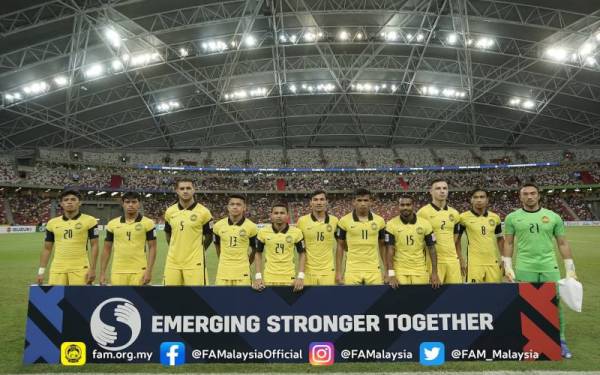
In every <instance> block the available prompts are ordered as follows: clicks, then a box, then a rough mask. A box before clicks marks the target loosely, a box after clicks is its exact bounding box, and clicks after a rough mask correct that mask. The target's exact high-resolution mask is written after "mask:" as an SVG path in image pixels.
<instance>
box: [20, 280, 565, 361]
mask: <svg viewBox="0 0 600 375" xmlns="http://www.w3.org/2000/svg"><path fill="white" fill-rule="evenodd" d="M558 327H559V326H558V310H557V298H556V287H555V285H554V284H552V283H545V284H529V283H523V284H477V285H476V284H472V285H448V286H443V287H441V288H439V289H432V288H431V287H430V286H427V285H424V286H403V287H400V288H398V289H395V290H394V289H391V288H389V287H387V286H335V287H307V288H305V290H304V291H303V292H301V293H294V292H292V290H291V288H287V287H271V288H267V289H265V290H264V291H262V292H256V291H254V290H252V289H251V288H248V287H89V286H85V287H61V286H55V287H50V286H42V287H40V286H32V287H31V288H30V291H29V309H28V317H27V328H26V338H25V350H24V357H23V359H24V362H25V363H28V364H31V363H63V364H82V363H81V362H83V363H86V362H87V363H148V362H150V363H163V364H167V365H169V364H181V363H203V362H296V363H302V362H309V361H310V362H311V363H313V364H321V365H325V364H331V363H334V362H361V361H423V358H425V360H432V361H434V360H437V361H439V360H443V361H454V360H558V359H560V341H559V328H558ZM178 361H179V362H178ZM181 361H183V362H181Z"/></svg>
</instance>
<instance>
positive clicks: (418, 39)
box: [417, 33, 425, 42]
mask: <svg viewBox="0 0 600 375" xmlns="http://www.w3.org/2000/svg"><path fill="white" fill-rule="evenodd" d="M423 40H425V35H423V34H422V33H418V34H417V42H422V41H423Z"/></svg>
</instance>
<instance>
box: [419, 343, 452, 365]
mask: <svg viewBox="0 0 600 375" xmlns="http://www.w3.org/2000/svg"><path fill="white" fill-rule="evenodd" d="M445 349H446V348H445V347H444V344H443V343H441V342H422V343H421V346H420V347H419V362H420V363H421V364H422V365H423V366H439V365H441V364H443V363H444V362H445V361H446V350H445Z"/></svg>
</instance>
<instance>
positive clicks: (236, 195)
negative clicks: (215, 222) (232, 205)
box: [227, 194, 246, 203]
mask: <svg viewBox="0 0 600 375" xmlns="http://www.w3.org/2000/svg"><path fill="white" fill-rule="evenodd" d="M232 198H235V199H241V200H242V201H243V202H244V203H246V197H244V196H243V195H242V194H229V196H228V197H227V202H229V201H230V200H231V199H232Z"/></svg>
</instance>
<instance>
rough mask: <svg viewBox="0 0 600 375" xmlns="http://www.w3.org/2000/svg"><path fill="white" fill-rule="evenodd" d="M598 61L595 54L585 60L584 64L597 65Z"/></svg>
mask: <svg viewBox="0 0 600 375" xmlns="http://www.w3.org/2000/svg"><path fill="white" fill-rule="evenodd" d="M596 63H597V61H596V58H595V57H594V56H588V57H586V58H585V60H584V64H585V65H587V66H594V65H596Z"/></svg>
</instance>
